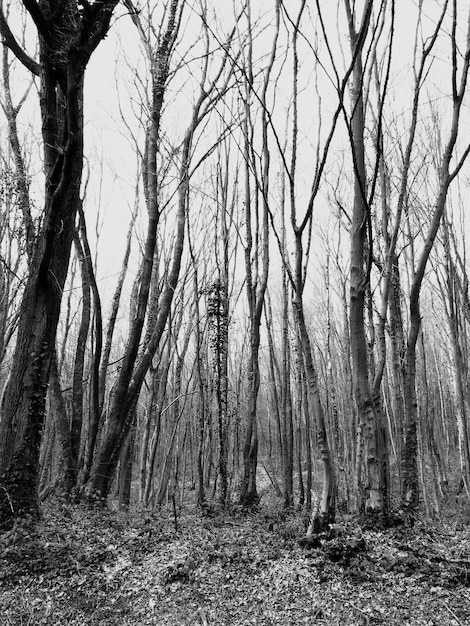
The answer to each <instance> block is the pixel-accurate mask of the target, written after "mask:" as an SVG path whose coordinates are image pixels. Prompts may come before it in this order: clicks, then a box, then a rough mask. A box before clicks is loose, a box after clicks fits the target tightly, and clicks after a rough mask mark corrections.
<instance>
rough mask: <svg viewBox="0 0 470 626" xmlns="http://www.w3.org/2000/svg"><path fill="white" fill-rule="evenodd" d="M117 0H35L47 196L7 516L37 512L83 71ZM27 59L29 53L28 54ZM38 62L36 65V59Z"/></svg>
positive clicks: (6, 425)
mask: <svg viewBox="0 0 470 626" xmlns="http://www.w3.org/2000/svg"><path fill="white" fill-rule="evenodd" d="M116 4H117V0H108V1H104V2H100V3H95V4H93V5H88V4H87V3H86V4H84V5H83V6H81V7H79V5H78V3H77V2H73V1H69V2H66V3H64V6H63V7H62V8H63V10H62V11H53V9H54V7H53V6H52V3H50V2H47V1H45V0H43V1H42V2H40V3H39V5H37V4H36V3H29V2H28V3H27V7H28V9H29V10H30V13H31V16H32V18H33V20H34V22H35V24H36V26H37V28H38V32H39V41H40V63H39V66H38V67H39V68H40V77H41V90H40V106H41V117H42V136H43V142H44V170H45V180H46V183H45V202H44V210H43V220H42V226H41V229H40V231H39V232H38V234H37V236H36V240H35V242H34V250H33V252H32V256H31V261H30V274H29V277H28V280H27V282H26V286H25V291H24V296H23V299H22V302H21V307H20V319H19V324H18V333H17V342H16V346H15V351H14V354H13V359H12V365H11V370H10V377H9V379H8V382H7V385H6V388H5V392H4V396H3V399H2V407H1V422H0V481H1V485H0V486H1V489H0V492H1V493H0V524H6V525H9V524H10V523H11V520H12V518H14V517H15V516H18V515H24V514H27V513H30V514H32V515H33V516H37V515H38V513H39V507H38V500H37V484H38V470H39V448H40V444H41V433H42V429H43V424H44V415H45V407H46V393H47V385H48V381H49V369H50V365H51V359H52V354H53V351H54V347H55V336H56V330H57V323H58V320H59V314H60V306H61V302H62V293H63V287H64V284H65V279H66V277H67V271H68V265H69V258H70V250H71V246H72V240H73V233H74V229H75V218H76V214H77V210H78V205H79V201H80V197H79V194H80V184H81V178H82V166H83V79H84V74H85V67H86V64H87V62H88V60H89V58H90V56H91V54H92V52H93V50H94V49H95V48H96V46H97V45H98V44H99V42H100V41H101V39H102V38H103V37H104V35H105V34H106V31H107V30H108V27H109V21H110V19H111V15H112V12H113V10H114V7H115V5H116ZM2 16H3V15H2ZM20 60H22V61H23V62H24V59H20ZM32 67H33V68H34V67H35V66H32Z"/></svg>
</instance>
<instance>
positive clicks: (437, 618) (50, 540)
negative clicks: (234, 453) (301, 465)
mask: <svg viewBox="0 0 470 626" xmlns="http://www.w3.org/2000/svg"><path fill="white" fill-rule="evenodd" d="M18 530H19V529H18V528H16V530H15V531H14V532H13V533H12V532H11V531H10V533H9V534H7V536H0V614H1V616H2V618H1V619H2V620H3V621H1V624H2V625H3V624H5V625H10V624H11V625H14V626H16V625H18V626H19V625H23V624H31V625H33V624H34V625H50V624H54V626H60V625H62V624H63V625H65V624H67V626H75V625H76V626H88V625H89V626H91V625H96V626H98V625H100V626H101V625H103V626H106V625H109V626H112V625H115V624H116V625H117V624H119V625H123V626H126V625H129V626H130V625H132V626H144V625H162V626H163V625H164V626H186V625H187V626H189V625H191V626H197V625H201V626H229V625H230V626H238V625H239V626H242V625H249V624H256V625H257V626H268V625H269V626H270V625H273V624H279V625H291V624H292V625H297V624H300V625H302V624H312V625H321V624H325V625H326V624H328V625H338V626H340V625H341V626H349V625H351V626H361V625H367V626H373V625H375V624H384V625H394V624H396V625H399V624H400V625H401V624H410V625H416V626H434V625H436V626H437V625H438V626H454V625H455V626H461V625H468V624H470V534H469V527H468V526H467V527H465V526H463V527H461V528H458V529H457V528H456V527H454V528H453V527H452V526H451V525H447V526H446V525H445V524H444V523H443V522H440V524H435V525H434V526H432V525H430V524H429V523H427V524H425V523H424V522H423V523H421V524H417V525H416V526H415V527H414V528H406V527H394V528H390V529H382V530H373V529H370V530H362V529H361V528H360V527H359V526H358V525H357V523H355V521H354V520H353V519H352V518H351V519H347V520H346V519H344V520H342V521H341V522H340V523H338V524H335V525H333V526H332V529H331V531H330V532H329V533H325V534H323V535H320V536H318V537H317V538H316V541H315V542H311V543H310V544H306V543H305V542H303V541H302V540H301V539H302V537H303V535H304V532H305V516H304V515H302V514H300V513H284V512H276V511H262V510H261V511H258V512H256V513H250V514H246V512H243V511H241V510H236V511H235V512H232V514H231V515H229V514H228V513H221V512H217V513H215V514H212V515H211V516H207V515H203V514H202V513H200V512H198V511H196V510H194V509H193V510H188V511H185V512H184V514H182V515H181V517H180V519H179V520H178V524H177V528H176V529H175V524H174V523H173V521H172V519H171V518H169V517H167V516H166V513H165V511H163V512H161V513H160V514H157V513H149V512H145V511H144V512H139V513H125V512H116V511H114V512H113V511H105V510H101V509H90V508H86V507H84V506H79V505H77V506H63V505H60V506H59V505H57V503H56V504H50V505H48V507H47V509H46V510H45V512H44V519H43V520H42V522H41V523H40V524H39V525H38V526H33V525H32V524H29V525H27V527H26V528H23V527H22V528H21V529H20V530H21V532H18ZM15 533H16V535H15ZM299 540H301V541H300V542H299Z"/></svg>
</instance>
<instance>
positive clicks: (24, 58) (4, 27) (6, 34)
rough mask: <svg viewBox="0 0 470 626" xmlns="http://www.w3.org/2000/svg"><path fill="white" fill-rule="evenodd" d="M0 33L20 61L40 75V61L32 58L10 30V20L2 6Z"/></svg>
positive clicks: (36, 74)
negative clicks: (37, 61) (7, 18)
mask: <svg viewBox="0 0 470 626" xmlns="http://www.w3.org/2000/svg"><path fill="white" fill-rule="evenodd" d="M0 35H1V36H2V39H3V43H4V44H5V45H6V46H7V47H8V48H10V50H11V51H12V52H13V54H14V55H15V56H16V58H17V59H18V61H20V62H21V63H22V64H23V65H24V66H25V67H26V68H27V69H28V70H29V71H30V72H32V73H33V74H34V75H35V76H39V70H40V66H39V63H36V61H34V59H32V58H31V57H30V56H29V55H28V54H26V52H25V51H24V50H23V48H22V47H21V46H20V45H19V43H18V42H17V41H16V39H15V36H14V35H13V33H12V32H11V30H10V27H9V26H8V22H7V21H6V19H5V15H4V13H3V9H1V8H0Z"/></svg>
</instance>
